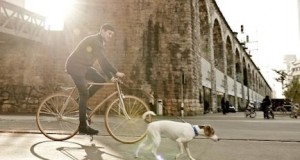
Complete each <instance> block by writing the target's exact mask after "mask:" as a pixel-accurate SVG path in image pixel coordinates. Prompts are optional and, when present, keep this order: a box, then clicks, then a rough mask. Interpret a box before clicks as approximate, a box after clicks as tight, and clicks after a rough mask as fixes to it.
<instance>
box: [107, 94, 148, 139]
mask: <svg viewBox="0 0 300 160" xmlns="http://www.w3.org/2000/svg"><path fill="white" fill-rule="evenodd" d="M123 101H124V105H125V110H126V112H127V114H128V115H129V117H130V119H128V118H127V117H126V116H125V115H124V112H123V111H122V109H121V106H120V105H121V104H120V100H119V99H116V100H114V101H113V102H112V103H111V104H110V106H109V107H108V108H107V109H106V113H105V126H106V129H107V131H108V132H109V134H110V135H111V136H112V137H113V138H114V139H115V140H117V141H119V142H122V143H125V144H132V143H135V142H138V141H140V140H141V139H143V138H144V137H145V135H146V129H147V123H146V122H145V121H144V120H143V119H142V115H143V114H144V113H145V112H146V111H149V108H148V106H147V105H146V103H145V102H144V101H143V100H141V99H140V98H138V97H135V96H129V95H126V96H125V98H123ZM148 118H149V119H147V120H148V121H151V117H148Z"/></svg>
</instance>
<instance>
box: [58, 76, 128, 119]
mask: <svg viewBox="0 0 300 160" xmlns="http://www.w3.org/2000/svg"><path fill="white" fill-rule="evenodd" d="M120 83H122V82H121V81H120V79H119V78H117V79H116V82H114V83H88V84H89V85H101V86H105V85H116V88H117V91H115V92H113V93H111V94H110V95H109V96H108V97H106V98H105V99H104V100H103V101H102V102H101V103H99V104H98V105H97V106H96V107H95V108H94V109H93V110H92V111H91V113H90V114H89V115H88V118H90V117H91V115H93V114H94V113H95V112H96V111H97V110H98V109H99V108H100V107H102V105H103V104H104V103H105V102H106V101H108V100H109V99H110V98H111V97H113V96H115V95H117V96H118V99H119V100H120V104H119V109H120V110H119V112H121V111H122V112H123V113H124V115H125V117H126V118H127V119H131V118H130V116H129V115H128V114H127V112H126V109H125V105H124V101H123V98H124V94H123V92H122V90H121V87H120ZM75 89H76V87H74V88H72V91H71V93H70V94H69V96H68V99H67V101H66V102H65V103H64V105H63V107H62V109H61V111H60V113H63V112H64V110H65V108H66V106H67V105H68V103H69V101H70V98H71V97H72V95H73V94H74V91H75Z"/></svg>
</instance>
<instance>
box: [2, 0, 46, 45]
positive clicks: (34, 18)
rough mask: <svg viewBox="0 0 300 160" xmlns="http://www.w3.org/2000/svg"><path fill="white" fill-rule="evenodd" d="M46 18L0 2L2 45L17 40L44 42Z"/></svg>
mask: <svg viewBox="0 0 300 160" xmlns="http://www.w3.org/2000/svg"><path fill="white" fill-rule="evenodd" d="M45 31H46V30H45V17H43V16H41V15H39V14H36V13H34V12H31V11H29V10H26V9H24V8H22V7H19V6H16V5H13V4H11V3H9V2H6V1H3V0H0V44H1V43H9V42H11V41H14V40H15V39H25V40H29V41H34V42H42V40H43V37H44V35H45Z"/></svg>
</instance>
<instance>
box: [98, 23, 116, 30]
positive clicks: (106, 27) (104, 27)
mask: <svg viewBox="0 0 300 160" xmlns="http://www.w3.org/2000/svg"><path fill="white" fill-rule="evenodd" d="M101 30H104V31H107V30H110V31H113V32H115V28H114V27H113V26H112V25H111V24H108V23H105V24H103V25H102V26H101V28H100V31H101Z"/></svg>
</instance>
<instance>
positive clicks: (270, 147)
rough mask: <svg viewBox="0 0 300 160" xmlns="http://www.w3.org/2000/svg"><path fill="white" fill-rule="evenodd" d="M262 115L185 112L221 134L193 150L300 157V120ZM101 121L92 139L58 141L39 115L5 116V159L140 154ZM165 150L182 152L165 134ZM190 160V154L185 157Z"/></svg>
mask: <svg viewBox="0 0 300 160" xmlns="http://www.w3.org/2000/svg"><path fill="white" fill-rule="evenodd" d="M257 114H258V115H257V117H256V118H253V119H252V118H245V117H244V113H229V114H227V115H222V114H220V113H217V114H207V115H201V116H193V117H184V118H183V119H184V120H185V121H187V122H188V123H191V124H210V125H212V126H213V127H214V128H215V131H216V134H217V135H218V137H219V138H220V139H221V140H220V141H219V142H217V143H215V142H212V141H210V140H208V139H205V138H203V137H196V138H195V139H194V140H193V141H191V142H190V145H189V146H190V150H191V153H192V155H193V156H194V158H195V159H198V160H200V159H201V160H212V159H213V160H257V159H262V160H283V159H286V160H298V159H300V157H299V144H300V119H291V118H289V117H288V116H276V117H275V120H272V119H269V120H265V119H263V118H262V113H261V112H258V113H257ZM160 119H170V120H174V121H181V120H180V119H179V118H177V117H168V116H158V117H154V121H156V120H160ZM99 121H100V126H99V128H98V129H99V130H100V133H99V135H98V136H94V141H93V143H92V144H91V143H90V142H89V136H86V135H76V136H74V137H73V138H72V139H70V140H67V141H62V142H57V141H51V140H48V139H47V138H46V137H44V136H43V135H42V134H40V131H39V130H38V128H37V127H36V124H35V115H0V134H1V136H0V144H1V145H0V150H1V152H0V157H1V160H2V159H4V160H11V159H14V160H19V159H20V160H21V159H22V160H23V159H30V160H31V159H33V160H34V159H37V160H38V159H49V160H50V159H51V160H52V159H53V160H69V159H90V160H132V159H134V158H133V153H134V151H135V149H136V148H137V145H138V143H136V144H122V143H120V142H117V141H115V140H114V139H112V137H111V136H109V135H108V133H107V132H106V129H105V126H104V120H103V118H99ZM97 123H98V122H97ZM15 133H22V134H15ZM23 133H25V134H23ZM27 133H29V134H27ZM32 133H34V134H32ZM20 144H21V146H22V147H20ZM45 148H47V149H45ZM1 153H3V154H1ZM4 153H5V154H4ZM7 153H10V154H7ZM159 153H160V154H161V155H162V156H163V157H164V159H165V160H169V159H174V155H176V154H177V153H178V149H177V147H176V143H175V142H173V141H170V140H169V139H168V138H165V137H164V136H163V138H162V143H161V146H160V147H159ZM186 159H187V157H186V154H184V155H183V156H182V157H181V158H179V160H186ZM137 160H153V155H152V154H151V151H150V150H147V149H145V150H143V151H141V153H140V158H139V159H137Z"/></svg>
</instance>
